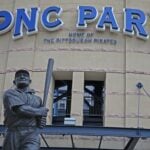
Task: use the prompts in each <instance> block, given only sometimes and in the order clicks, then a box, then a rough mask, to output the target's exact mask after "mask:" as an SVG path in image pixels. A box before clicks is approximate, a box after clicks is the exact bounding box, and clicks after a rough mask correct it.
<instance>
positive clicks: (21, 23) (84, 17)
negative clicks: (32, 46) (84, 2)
mask: <svg viewBox="0 0 150 150" xmlns="http://www.w3.org/2000/svg"><path fill="white" fill-rule="evenodd" d="M62 11H63V9H62V8H61V7H59V6H48V7H47V8H45V9H44V10H42V12H41V16H40V23H41V25H42V27H43V28H44V29H46V30H47V31H56V30H59V29H60V28H61V27H62V26H63V25H64V23H63V21H62V19H61V18H60V15H61V14H62ZM77 11H78V12H77V13H78V14H77V23H76V28H77V29H79V30H80V29H81V30H83V29H84V30H86V29H88V25H89V23H94V22H95V21H96V19H97V18H98V15H99V14H98V13H99V12H100V11H99V10H97V9H96V8H95V7H94V6H78V7H77ZM39 12H40V8H37V7H34V8H31V9H30V10H27V9H26V8H20V9H17V10H16V14H15V15H16V16H14V15H13V14H12V13H11V12H10V11H7V10H0V35H1V34H4V33H6V32H8V31H10V30H11V29H12V28H13V35H12V37H13V39H19V38H21V37H23V31H24V30H23V28H25V29H26V33H27V35H31V34H35V33H37V32H38V20H39ZM123 12H124V26H123V30H122V31H123V33H124V34H127V35H135V36H137V37H139V38H141V39H144V40H147V39H149V33H148V32H147V31H146V28H145V25H146V23H147V16H146V14H144V12H143V11H142V10H139V9H132V8H125V9H123ZM13 25H14V27H13ZM147 27H148V26H147ZM106 28H110V31H111V32H119V31H120V27H119V24H118V22H117V20H116V17H115V13H114V11H113V7H103V11H102V13H101V14H100V15H99V19H98V20H97V22H96V25H95V29H96V30H98V31H99V30H100V31H105V30H106Z"/></svg>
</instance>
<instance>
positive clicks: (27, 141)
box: [21, 131, 40, 150]
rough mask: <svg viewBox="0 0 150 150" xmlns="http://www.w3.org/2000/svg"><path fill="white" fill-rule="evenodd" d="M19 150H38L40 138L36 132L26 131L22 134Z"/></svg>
mask: <svg viewBox="0 0 150 150" xmlns="http://www.w3.org/2000/svg"><path fill="white" fill-rule="evenodd" d="M21 150H40V136H39V133H38V132H37V131H28V132H27V133H25V134H24V139H23V140H22V142H21Z"/></svg>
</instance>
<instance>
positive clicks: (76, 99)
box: [71, 72, 84, 125]
mask: <svg viewBox="0 0 150 150" xmlns="http://www.w3.org/2000/svg"><path fill="white" fill-rule="evenodd" d="M83 98H84V72H73V83H72V101H71V117H74V118H75V119H76V125H82V124H83V104H84V99H83Z"/></svg>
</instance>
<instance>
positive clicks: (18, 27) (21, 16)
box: [13, 8, 39, 39]
mask: <svg viewBox="0 0 150 150" xmlns="http://www.w3.org/2000/svg"><path fill="white" fill-rule="evenodd" d="M30 14H31V15H30V17H29V16H28V13H27V9H17V16H16V22H15V26H14V34H13V38H14V39H17V38H21V37H22V36H23V25H24V27H25V28H26V29H27V34H28V35H31V34H34V33H37V32H38V28H37V23H38V16H39V9H38V8H31V10H30Z"/></svg>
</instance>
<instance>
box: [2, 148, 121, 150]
mask: <svg viewBox="0 0 150 150" xmlns="http://www.w3.org/2000/svg"><path fill="white" fill-rule="evenodd" d="M0 150H2V147H0ZM40 150H97V148H68V147H60V148H59V147H50V148H48V147H41V148H40ZM100 150H121V149H100Z"/></svg>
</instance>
